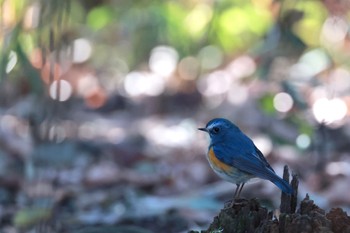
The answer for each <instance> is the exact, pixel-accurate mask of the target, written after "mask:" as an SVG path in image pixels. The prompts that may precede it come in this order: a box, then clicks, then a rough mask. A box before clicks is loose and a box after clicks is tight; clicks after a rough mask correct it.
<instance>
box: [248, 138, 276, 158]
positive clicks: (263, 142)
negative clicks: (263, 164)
mask: <svg viewBox="0 0 350 233" xmlns="http://www.w3.org/2000/svg"><path fill="white" fill-rule="evenodd" d="M253 141H254V144H255V145H256V147H257V148H259V150H260V151H261V152H262V153H263V154H264V155H265V156H268V155H269V154H270V153H271V151H272V148H273V145H272V142H271V139H270V138H268V137H266V136H265V135H258V136H255V137H253Z"/></svg>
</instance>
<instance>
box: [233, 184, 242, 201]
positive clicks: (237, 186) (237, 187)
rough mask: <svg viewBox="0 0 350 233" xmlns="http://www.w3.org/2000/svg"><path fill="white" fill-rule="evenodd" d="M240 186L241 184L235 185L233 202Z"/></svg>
mask: <svg viewBox="0 0 350 233" xmlns="http://www.w3.org/2000/svg"><path fill="white" fill-rule="evenodd" d="M240 186H241V184H236V191H235V194H234V195H233V200H235V199H236V198H237V195H239V187H240Z"/></svg>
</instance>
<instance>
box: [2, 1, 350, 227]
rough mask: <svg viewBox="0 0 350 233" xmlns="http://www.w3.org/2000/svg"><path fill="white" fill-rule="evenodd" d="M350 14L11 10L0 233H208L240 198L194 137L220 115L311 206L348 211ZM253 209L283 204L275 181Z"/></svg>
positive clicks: (252, 6) (179, 7) (148, 6)
mask: <svg viewBox="0 0 350 233" xmlns="http://www.w3.org/2000/svg"><path fill="white" fill-rule="evenodd" d="M349 10H350V2H349V1H347V0H338V1H331V0H303V1H301V0H299V1H295V0H280V1H278V0H249V1H247V0H220V1H215V0H206V1H198V0H191V1H183V0H180V1H172V0H163V1H130V0H85V1H70V0H61V1H56V0H27V1H22V0H0V28H1V30H0V229H2V230H0V232H5V233H16V232H77V231H78V230H79V232H92V231H88V230H86V231H85V229H87V227H94V226H99V227H100V229H106V231H104V232H107V229H110V227H114V228H113V229H114V231H112V232H128V231H127V230H130V232H186V231H187V230H189V229H197V230H198V229H206V227H207V226H208V225H209V223H210V222H211V221H212V219H213V217H214V216H215V215H216V214H217V213H218V212H219V210H220V209H221V208H222V207H223V205H224V202H225V201H227V200H229V199H230V198H232V195H233V193H234V190H235V185H233V184H230V183H227V182H225V181H222V180H220V179H219V178H218V177H217V176H216V175H215V174H214V173H213V172H212V171H211V169H210V167H209V165H208V163H207V161H206V157H205V153H206V151H207V146H208V138H207V135H205V134H204V133H201V132H199V131H197V128H198V127H203V126H205V124H206V123H207V121H209V120H211V119H212V118H214V117H225V118H228V119H230V120H232V121H233V122H235V123H236V124H237V125H238V126H239V127H240V128H241V129H242V130H243V131H244V132H246V133H247V134H248V135H249V136H250V137H251V138H252V139H253V140H254V142H255V143H256V145H257V147H258V148H260V150H261V151H262V152H263V153H264V154H265V156H266V157H267V160H268V161H269V162H270V163H271V165H272V167H273V168H274V169H275V170H276V172H277V173H278V174H279V175H282V171H283V166H284V165H285V164H287V165H288V166H289V167H290V169H291V171H292V172H293V173H295V174H298V176H299V178H300V190H299V195H300V198H302V197H304V196H305V194H306V193H309V194H310V196H311V198H312V199H313V200H315V202H316V203H317V204H318V205H319V206H320V207H321V208H324V209H325V210H329V209H330V208H331V207H335V206H340V207H342V208H344V210H348V211H349V210H350V195H348V192H349V190H350V143H349V141H350V125H349V115H350V63H349V61H350V32H349V26H350V11H349ZM242 196H243V197H245V198H254V197H256V198H259V200H260V201H261V203H264V205H265V206H267V207H268V208H270V209H271V210H273V209H276V208H278V206H279V197H280V191H279V190H278V189H277V188H276V187H275V186H274V185H273V184H271V183H270V182H267V181H258V182H254V183H251V184H248V185H246V186H245V189H244V190H243V193H242ZM131 226H133V227H131ZM131 228H132V229H131ZM90 229H91V228H90ZM131 230H134V231H131Z"/></svg>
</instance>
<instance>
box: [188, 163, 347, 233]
mask: <svg viewBox="0 0 350 233" xmlns="http://www.w3.org/2000/svg"><path fill="white" fill-rule="evenodd" d="M292 177H293V178H292V181H291V185H292V187H293V189H294V193H293V194H292V195H290V196H288V195H286V194H284V193H282V195H281V206H280V215H279V216H278V218H277V217H275V216H273V213H272V211H268V210H267V209H266V208H265V207H262V206H261V205H260V203H259V202H258V201H257V199H250V200H246V199H240V200H236V202H235V203H234V205H233V206H232V208H227V209H222V210H221V211H220V213H219V215H218V216H216V217H215V218H214V220H213V222H212V223H211V225H210V226H209V228H208V230H206V231H201V233H270V232H271V233H295V232H300V233H314V232H315V233H316V232H317V233H332V232H333V233H350V217H349V216H348V215H347V213H346V212H345V211H343V210H342V209H341V208H333V209H331V210H330V211H329V213H326V211H325V210H323V209H321V208H320V207H318V206H317V205H316V204H315V203H314V201H313V200H311V199H310V197H309V195H308V194H307V195H306V197H305V198H304V199H303V200H302V201H301V202H300V204H299V206H297V194H298V183H299V182H298V177H297V176H296V175H293V176H292ZM283 178H284V179H285V180H286V181H288V182H289V171H288V167H287V166H285V168H284V174H283ZM297 207H298V208H297ZM190 233H196V231H190Z"/></svg>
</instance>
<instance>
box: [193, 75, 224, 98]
mask: <svg viewBox="0 0 350 233" xmlns="http://www.w3.org/2000/svg"><path fill="white" fill-rule="evenodd" d="M230 85H231V79H230V76H229V74H228V73H227V72H226V71H215V72H213V73H210V74H209V75H206V76H204V77H202V78H201V79H200V80H199V82H198V83H197V86H198V90H199V92H200V93H202V94H203V95H205V96H213V95H219V94H224V93H226V92H227V91H228V90H229V88H230Z"/></svg>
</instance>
